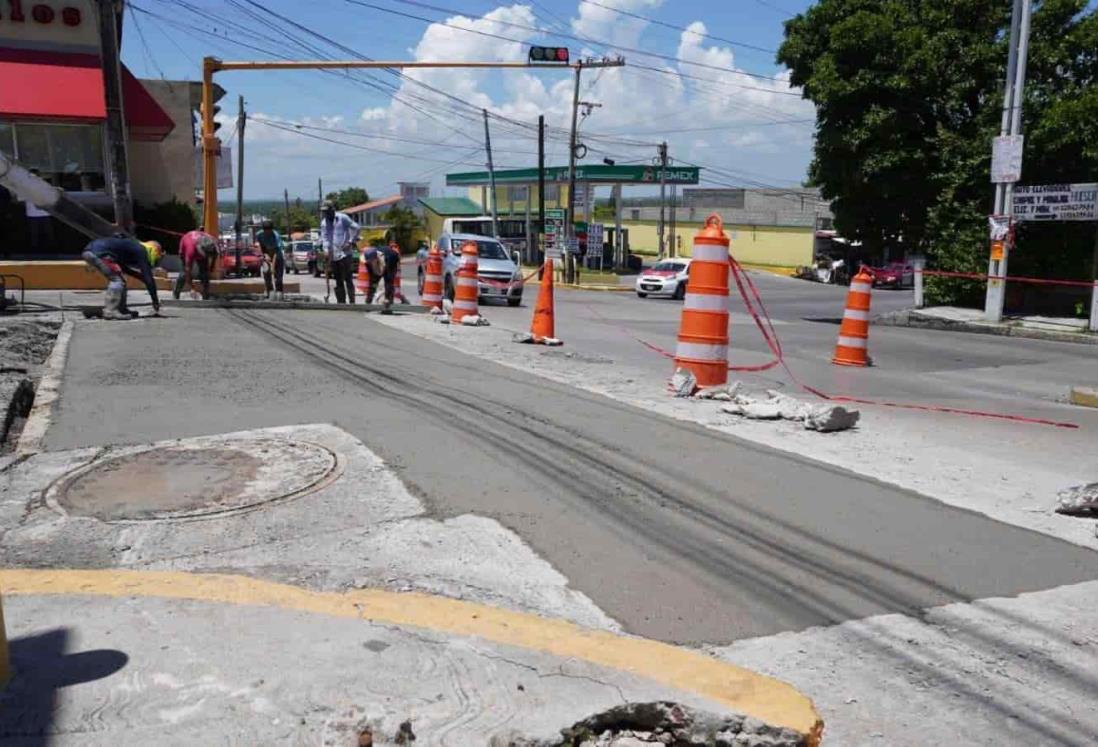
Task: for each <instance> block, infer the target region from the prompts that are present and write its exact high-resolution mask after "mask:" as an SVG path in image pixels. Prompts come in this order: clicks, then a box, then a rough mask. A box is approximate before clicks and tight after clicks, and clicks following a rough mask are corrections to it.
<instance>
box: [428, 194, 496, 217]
mask: <svg viewBox="0 0 1098 747" xmlns="http://www.w3.org/2000/svg"><path fill="white" fill-rule="evenodd" d="M419 204H420V205H423V207H425V208H427V209H428V210H430V211H431V212H432V213H436V214H437V215H482V214H483V213H484V208H482V207H481V206H480V205H478V204H477V203H475V202H473V201H472V200H470V199H469V198H468V197H420V198H419Z"/></svg>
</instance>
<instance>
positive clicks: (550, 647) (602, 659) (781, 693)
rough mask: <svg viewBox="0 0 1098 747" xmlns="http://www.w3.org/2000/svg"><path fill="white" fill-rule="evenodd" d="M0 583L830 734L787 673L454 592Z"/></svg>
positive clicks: (204, 582)
mask: <svg viewBox="0 0 1098 747" xmlns="http://www.w3.org/2000/svg"><path fill="white" fill-rule="evenodd" d="M0 586H2V587H3V589H4V593H5V594H6V595H7V596H8V597H14V596H19V595H23V596H35V595H37V596H41V595H83V596H89V595H90V596H103V597H131V598H132V597H150V598H159V599H178V600H194V601H204V602H213V603H219V604H227V605H247V606H258V607H262V606H268V607H276V608H280V609H287V610H294V611H298V612H305V613H311V614H317V615H328V616H333V617H342V618H354V619H361V620H366V621H369V622H371V623H374V624H378V623H381V624H389V625H395V626H400V627H405V626H406V627H412V628H420V629H425V630H430V631H434V632H436V633H442V634H450V635H456V636H473V637H477V638H480V639H482V640H485V641H490V642H493V643H498V644H503V645H508V646H516V647H520V648H524V649H531V650H535V651H541V652H545V653H548V654H551V655H553V656H558V657H565V658H571V659H578V660H583V661H587V662H591V663H593V664H597V665H601V666H606V667H610V668H612V669H617V670H620V671H623V672H627V673H629V674H633V675H636V676H641V677H645V678H648V679H651V680H654V681H656V682H659V683H662V684H664V685H669V686H672V687H675V688H678V689H682V690H687V691H690V692H693V693H696V694H698V695H701V696H703V697H706V698H709V699H710V700H713V701H716V702H717V703H720V704H722V705H724V706H726V707H728V708H729V709H731V710H732V711H735V712H737V713H740V714H745V715H748V716H753V717H754V718H757V719H759V720H761V721H763V722H765V723H767V724H773V725H775V726H782V727H785V728H788V729H792V730H794V731H796V732H798V733H799V734H801V735H803V738H804V740H805V744H806V745H808V747H816V745H818V744H819V742H820V739H821V737H822V733H823V721H822V720H821V719H820V716H819V714H818V712H817V711H816V709H815V706H813V704H812V701H811V700H810V699H809V698H808V697H807V696H805V695H803V694H801V693H800V692H798V691H797V690H796V689H794V688H793V687H792V686H790V685H788V684H786V683H784V682H782V681H780V680H776V679H773V678H771V677H767V676H765V675H761V674H757V673H755V672H753V671H751V670H748V669H744V668H742V667H738V666H736V665H734V664H730V663H728V662H724V661H722V660H720V659H717V658H715V657H712V656H709V655H708V654H705V653H702V652H700V651H694V650H690V649H686V648H681V647H679V646H673V645H671V644H667V643H662V642H659V641H652V640H647V639H643V638H634V637H632V636H626V635H620V634H616V633H610V632H607V631H601V630H592V629H587V628H582V627H580V626H578V625H575V624H574V623H570V622H566V621H563V620H557V619H549V618H544V617H539V616H537V615H534V614H530V613H525V612H515V611H511V610H505V609H500V608H498V607H490V606H488V605H483V604H477V603H473V602H466V601H461V600H456V599H450V598H447V597H441V596H432V595H428V594H420V593H415V592H409V593H397V592H391V591H382V590H378V589H364V590H356V591H347V592H322V591H310V590H307V589H302V588H300V587H296V586H290V585H287V584H280V583H274V582H270V581H262V580H259V579H254V578H250V577H246V576H235V575H224V574H213V573H186V572H178V571H128V570H31V569H3V570H0Z"/></svg>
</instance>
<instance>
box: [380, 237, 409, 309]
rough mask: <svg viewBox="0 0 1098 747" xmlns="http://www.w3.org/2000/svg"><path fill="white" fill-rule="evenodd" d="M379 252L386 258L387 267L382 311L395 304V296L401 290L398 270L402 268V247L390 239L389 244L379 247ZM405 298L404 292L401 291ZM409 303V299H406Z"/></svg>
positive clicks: (384, 274)
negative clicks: (398, 285)
mask: <svg viewBox="0 0 1098 747" xmlns="http://www.w3.org/2000/svg"><path fill="white" fill-rule="evenodd" d="M377 251H378V254H380V255H381V256H382V257H383V258H384V260H385V269H384V271H383V273H382V277H383V278H385V308H384V309H382V312H383V313H384V312H387V311H389V309H390V307H391V306H392V305H393V298H394V297H395V296H396V295H397V293H398V292H399V290H398V288H397V287H396V276H397V270H399V269H400V248H399V246H398V245H397V243H396V242H395V241H390V242H389V244H388V245H387V246H380V247H378V250H377ZM400 295H401V297H402V298H403V296H404V294H403V293H400ZM405 303H407V300H405Z"/></svg>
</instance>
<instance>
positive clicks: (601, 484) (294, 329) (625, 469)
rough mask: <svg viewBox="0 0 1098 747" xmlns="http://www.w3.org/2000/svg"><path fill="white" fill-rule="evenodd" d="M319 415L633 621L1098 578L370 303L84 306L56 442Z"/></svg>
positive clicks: (990, 531)
mask: <svg viewBox="0 0 1098 747" xmlns="http://www.w3.org/2000/svg"><path fill="white" fill-rule="evenodd" d="M604 299H605V300H604ZM594 304H603V305H604V308H606V309H619V312H618V313H619V315H621V316H628V318H629V320H631V323H632V324H634V325H637V326H636V328H638V329H639V328H641V326H642V325H643V324H645V323H647V322H645V321H644V320H645V319H646V315H648V314H652V315H653V316H654V315H656V314H660V317H659V320H658V321H656V320H653V321H652V322H651V325H652V327H653V328H652V330H651V332H652V334H653V335H658V334H665V332H663V331H661V330H663V329H664V328H665V327H666V325H667V324H668V323H669V322H668V321H667V320H666V319H665V318H664V317H665V316H666V312H657V311H656V310H657V309H660V308H661V307H660V305H657V304H656V303H648V302H639V301H638V300H637V299H635V298H632V297H629V296H624V294H623V295H622V296H615V295H611V294H597V295H596V294H583V297H582V299H577V300H575V301H572V300H569V299H567V294H566V293H565V292H562V293H561V302H560V310H561V312H562V317H563V318H564V319H568V317H569V315H572V314H575V313H577V311H578V310H579V309H580V308H581V307H584V306H591V305H594ZM627 304H629V305H628V306H627ZM650 309H651V310H652V311H649V310H650ZM518 311H523V310H518ZM518 311H516V313H518ZM489 313H491V314H495V310H490V311H489ZM525 313H526V314H528V313H529V311H528V310H526V311H525ZM798 313H799V312H798ZM672 316H674V315H672ZM805 324H811V323H805ZM659 325H663V327H660V326H659ZM790 326H792V325H790ZM820 328H821V329H822V330H823V331H824V333H826V336H828V337H830V336H831V335H833V333H834V328H833V327H830V326H827V325H820ZM783 329H789V327H783ZM905 331H906V330H905ZM593 333H594V332H592V334H593ZM820 344H821V345H822V344H823V343H820ZM664 365H665V364H664ZM311 422H333V423H336V424H337V425H339V426H341V427H343V428H345V429H347V430H348V431H350V432H351V433H353V434H354V435H356V436H357V437H358V438H360V439H362V440H363V441H364V442H365V443H366V444H367V445H368V446H369V447H370V448H371V449H373V450H375V451H376V452H378V453H379V454H381V455H382V456H383V457H384V458H385V459H386V460H387V461H388V462H389V463H390V464H392V465H393V466H394V467H395V468H396V469H397V470H398V471H399V473H400V474H401V476H402V478H403V479H404V480H405V481H406V483H407V484H408V486H409V488H410V489H412V490H413V491H414V492H416V493H417V494H418V495H420V496H421V497H422V498H423V500H424V502H425V503H426V504H427V505H428V506H429V507H430V508H431V509H432V511H433V512H434V513H435V514H436V515H439V516H452V515H458V514H463V513H469V512H472V513H476V514H481V515H486V516H491V517H494V518H496V519H498V520H499V521H500V522H501V523H503V524H504V525H506V526H508V527H510V528H511V529H513V530H515V531H516V532H517V533H518V534H519V535H520V536H522V537H523V538H524V539H525V540H526V541H527V542H528V543H530V544H531V545H532V546H533V547H534V549H535V550H537V551H538V552H539V553H540V554H541V555H542V556H543V557H545V558H546V559H547V560H548V561H549V562H551V563H552V564H553V565H554V566H555V567H556V568H557V569H559V570H560V571H561V572H562V573H564V574H565V575H566V576H567V577H568V578H569V579H570V581H571V584H572V585H573V587H574V588H576V589H578V590H580V591H583V592H585V593H586V594H587V595H589V596H590V597H591V598H592V599H593V600H594V601H595V602H596V603H597V604H598V605H600V606H601V607H602V609H604V610H605V611H606V612H607V613H608V614H610V615H611V616H613V617H615V618H616V619H618V620H619V621H621V622H622V623H623V625H624V626H625V627H626V628H627V629H628V630H629V631H631V632H634V633H638V634H641V635H644V636H649V637H654V638H660V639H664V640H669V641H675V642H688V643H700V642H706V643H722V642H729V641H733V640H737V639H741V638H745V637H751V636H759V635H766V634H770V633H775V632H779V631H785V630H801V629H804V628H807V627H810V626H814V625H824V624H832V623H837V622H841V621H844V620H849V619H856V618H863V617H866V616H868V615H873V614H878V613H885V612H905V613H909V614H912V613H917V612H918V610H920V609H923V608H926V607H928V606H934V605H940V604H944V603H948V602H954V601H962V600H970V599H976V598H983V597H989V596H1009V595H1014V594H1017V593H1019V592H1023V591H1028V590H1037V589H1044V588H1049V587H1054V586H1057V585H1061V584H1068V583H1075V582H1078V581H1082V580H1088V579H1094V578H1098V553H1094V552H1091V551H1089V550H1086V549H1083V548H1080V547H1076V546H1073V545H1070V544H1068V543H1065V542H1061V541H1059V540H1056V539H1053V538H1050V537H1048V536H1045V535H1041V534H1037V533H1033V532H1029V531H1026V530H1022V529H1018V528H1016V527H1011V526H1007V525H1005V524H1002V523H999V522H996V521H994V520H992V519H989V518H987V517H984V516H982V515H978V514H975V513H972V512H968V511H964V510H960V509H955V508H951V507H947V506H944V505H942V504H940V503H937V502H935V501H932V500H929V499H927V498H924V497H922V496H919V495H917V494H913V493H910V492H907V491H904V490H901V489H898V488H895V487H890V486H887V485H884V484H881V483H877V482H875V481H873V480H869V479H865V478H862V477H859V476H855V475H852V474H849V473H846V472H842V471H839V470H835V469H830V468H828V467H826V466H823V465H820V464H818V463H813V462H809V461H807V460H802V459H799V458H797V457H795V456H790V455H788V454H784V453H780V452H776V451H773V450H770V449H767V448H764V447H760V446H757V445H753V444H750V443H747V442H744V441H741V440H738V439H736V438H733V437H731V436H726V435H722V434H719V433H716V432H714V431H711V430H707V429H704V428H701V427H698V426H693V425H691V424H688V423H683V422H679V421H673V420H670V419H665V418H662V417H657V416H653V415H652V414H650V413H647V412H644V411H641V410H639V409H636V408H632V407H629V406H626V405H623V404H620V403H617V402H614V401H611V400H608V399H605V398H602V397H598V396H595V395H591V394H588V393H585V392H581V391H577V390H574V389H571V388H567V387H563V386H560V385H557V384H553V383H550V382H548V381H545V380H542V379H536V378H534V377H531V376H529V375H526V374H523V373H520V372H517V371H515V370H512V369H507V368H503V367H500V366H497V365H495V364H493V363H491V362H488V361H484V360H482V359H478V358H473V357H470V356H465V355H462V354H461V353H459V352H456V351H453V350H450V349H447V348H443V347H440V346H438V345H435V344H433V343H430V342H427V341H424V340H422V339H419V338H417V337H414V336H411V335H408V334H405V333H403V332H400V331H398V330H394V329H391V328H387V327H384V326H382V325H378V324H375V323H373V322H372V321H371V320H370V319H369V318H368V317H365V316H360V315H357V314H343V313H332V314H330V313H325V312H318V311H304V312H293V311H283V312H280V311H261V312H250V311H249V312H242V311H232V312H230V311H216V312H214V311H210V310H197V309H189V310H184V309H172V310H171V318H166V319H160V320H144V321H141V322H133V323H130V322H126V323H108V322H99V323H87V324H81V325H80V326H79V327H78V329H77V333H76V334H75V335H74V338H73V342H72V347H71V350H70V357H69V361H68V364H67V368H66V372H65V380H64V384H63V388H62V392H61V400H60V406H59V408H58V410H57V411H56V414H55V420H54V422H53V424H52V426H51V427H50V429H49V432H48V434H47V446H48V448H50V449H60V448H67V447H76V446H85V445H103V444H111V443H131V442H145V441H150V440H155V439H162V438H171V437H180V436H188V435H198V434H208V433H220V432H226V431H233V430H239V429H244V428H253V427H262V426H270V425H283V424H293V423H311ZM409 551H410V552H414V549H410V550H409Z"/></svg>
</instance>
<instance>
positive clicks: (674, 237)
mask: <svg viewBox="0 0 1098 747" xmlns="http://www.w3.org/2000/svg"><path fill="white" fill-rule="evenodd" d="M678 198H679V188H678V187H677V186H675V185H674V184H672V185H671V211H670V217H669V218H668V220H667V223H668V229H669V230H668V231H667V235H668V237H670V242H671V251H670V256H671V258H672V259H674V258H675V257H677V256H679V235H678V232H677V231H676V230H675V228H676V227H675V213H676V208H675V203H676V202H678Z"/></svg>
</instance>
